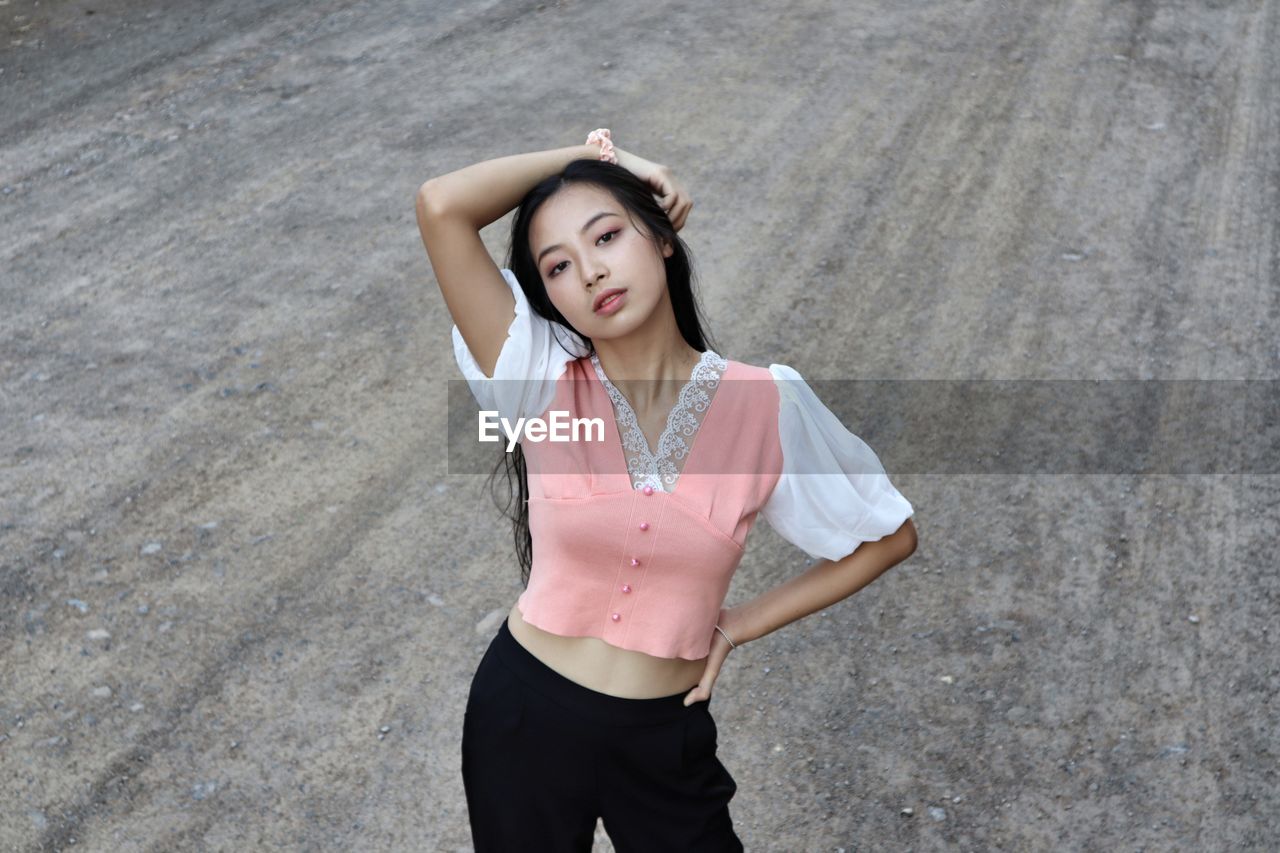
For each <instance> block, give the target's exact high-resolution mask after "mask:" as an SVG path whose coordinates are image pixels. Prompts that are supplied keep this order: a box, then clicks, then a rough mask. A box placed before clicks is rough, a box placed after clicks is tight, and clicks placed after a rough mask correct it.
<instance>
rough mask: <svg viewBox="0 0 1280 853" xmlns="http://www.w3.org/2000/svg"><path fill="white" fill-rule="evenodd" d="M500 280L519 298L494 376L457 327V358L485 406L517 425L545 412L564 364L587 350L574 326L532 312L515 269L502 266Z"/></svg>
mask: <svg viewBox="0 0 1280 853" xmlns="http://www.w3.org/2000/svg"><path fill="white" fill-rule="evenodd" d="M502 278H503V280H504V281H505V282H506V283H507V286H508V287H509V288H511V295H512V296H514V297H515V300H516V305H515V311H516V314H515V318H514V319H513V320H512V321H511V325H510V326H509V327H508V328H507V340H506V341H505V342H504V343H503V345H502V349H501V351H500V352H499V353H498V361H497V364H495V365H494V368H493V376H492V377H490V376H486V375H485V373H484V371H483V370H482V369H481V368H480V364H479V363H478V362H477V361H476V358H475V356H474V355H473V354H472V353H471V350H470V349H469V348H468V347H467V343H466V341H465V340H464V339H463V337H462V332H460V331H459V330H458V327H457V326H456V325H455V326H454V327H453V356H454V359H455V360H456V361H457V362H458V368H459V369H460V370H461V371H462V375H463V376H464V377H465V378H466V380H467V385H468V386H470V388H471V393H472V394H473V395H474V396H475V398H476V402H477V403H479V404H480V408H481V410H483V411H497V412H498V415H499V417H503V418H506V419H507V420H508V421H509V422H510V423H512V424H515V423H516V419H517V418H522V417H523V418H532V417H537V416H538V415H541V414H542V413H543V412H544V411H546V408H547V406H549V405H551V400H552V399H553V398H554V397H555V391H556V387H555V383H556V380H557V379H558V378H560V376H561V375H563V374H564V370H565V365H566V364H568V363H569V362H571V361H573V360H574V359H577V358H580V357H582V356H584V355H586V354H587V351H586V349H585V348H583V346H582V341H581V340H580V339H579V338H578V336H577V335H576V334H574V332H573V331H572V330H571V329H569V328H568V327H566V326H564V325H563V324H560V323H556V322H553V321H551V320H548V319H546V318H545V317H542V316H540V315H538V314H535V313H534V311H533V307H532V306H531V305H530V304H529V300H528V298H527V297H526V296H525V295H524V291H523V290H521V289H520V283H519V282H518V281H517V280H516V276H515V273H513V272H512V271H511V270H509V269H506V268H503V270H502ZM561 342H563V344H564V345H563V346H562V345H561ZM566 347H568V349H569V350H573V351H575V352H576V354H574V352H569V351H566Z"/></svg>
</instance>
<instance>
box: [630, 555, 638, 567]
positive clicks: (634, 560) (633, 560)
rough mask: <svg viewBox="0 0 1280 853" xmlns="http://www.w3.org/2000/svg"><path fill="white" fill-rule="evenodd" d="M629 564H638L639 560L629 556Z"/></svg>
mask: <svg viewBox="0 0 1280 853" xmlns="http://www.w3.org/2000/svg"><path fill="white" fill-rule="evenodd" d="M631 565H633V566H638V565H640V561H639V560H637V559H636V558H635V557H632V558H631Z"/></svg>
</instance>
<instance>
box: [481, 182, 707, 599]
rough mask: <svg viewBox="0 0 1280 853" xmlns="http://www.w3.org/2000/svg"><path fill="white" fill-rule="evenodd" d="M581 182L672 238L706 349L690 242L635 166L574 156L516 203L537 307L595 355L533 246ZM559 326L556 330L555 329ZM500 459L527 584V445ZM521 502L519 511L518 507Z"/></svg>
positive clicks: (521, 264)
mask: <svg viewBox="0 0 1280 853" xmlns="http://www.w3.org/2000/svg"><path fill="white" fill-rule="evenodd" d="M575 184H578V185H587V186H593V187H596V188H598V189H601V190H603V191H605V192H607V193H609V194H610V195H612V196H613V197H614V199H616V200H617V202H618V204H620V205H621V206H622V207H623V209H624V211H625V212H626V214H627V216H628V218H629V219H630V220H631V224H632V225H635V226H636V227H637V228H638V229H639V230H640V231H641V233H643V234H645V235H647V236H648V237H649V239H650V240H651V241H653V243H654V246H655V247H658V246H661V245H662V241H664V240H665V241H668V242H670V243H671V246H672V252H671V257H669V258H664V259H663V262H664V264H665V266H666V272H667V294H668V296H669V297H670V299H671V307H672V309H673V310H674V312H675V319H676V327H677V328H678V329H679V330H680V335H681V337H683V338H684V339H685V341H686V342H687V343H688V344H689V346H691V347H693V348H694V349H695V350H697V351H698V352H705V351H706V350H707V349H708V341H709V340H710V335H709V334H708V333H707V332H706V331H704V329H703V324H704V320H703V316H702V309H701V307H700V306H699V304H698V300H697V299H696V297H695V296H694V277H695V274H694V271H693V263H692V257H691V254H690V251H689V247H688V246H687V245H685V243H684V241H683V240H681V239H680V236H679V235H678V234H677V233H676V230H675V228H674V227H673V226H672V224H671V219H670V218H669V217H668V216H667V213H666V211H664V210H663V209H662V206H661V205H659V204H658V202H657V201H656V200H655V199H654V197H653V192H652V190H651V189H650V188H649V186H648V185H647V184H646V183H645V182H644V181H642V180H640V179H639V178H637V177H636V176H635V175H634V174H632V173H631V172H630V171H628V170H627V169H625V168H623V167H622V166H618V165H616V164H614V163H610V162H608V161H607V160H588V159H580V160H574V161H572V162H571V163H569V165H568V166H566V167H565V168H564V169H563V170H562V171H561V172H560V173H558V174H555V175H551V176H550V177H548V178H545V179H544V180H542V181H541V182H540V183H538V185H537V186H535V187H534V188H533V189H531V190H529V192H528V193H526V194H525V197H524V198H523V199H521V201H520V204H519V206H518V207H517V208H516V213H515V218H514V219H513V220H512V223H511V242H510V248H509V249H508V250H507V261H506V264H507V268H508V269H510V270H511V272H512V273H514V274H515V277H516V280H517V281H518V282H519V283H520V289H521V290H523V291H524V295H525V297H526V298H527V299H528V300H529V306H530V307H531V308H532V309H533V312H534V313H535V314H537V315H539V316H541V317H544V318H546V319H548V320H552V321H554V322H555V323H556V324H558V325H559V326H560V327H562V329H556V333H557V335H559V334H569V335H572V336H574V337H576V338H577V340H578V341H579V342H581V344H580V346H578V347H576V348H571V347H570V345H569V343H571V342H569V343H567V342H566V341H564V340H559V341H558V342H559V344H560V346H561V347H563V348H564V349H565V351H566V352H568V353H570V354H576V353H580V352H583V351H584V350H585V352H586V355H587V356H590V355H592V354H594V353H595V351H596V348H595V344H594V343H593V342H592V340H591V339H590V338H588V337H587V336H585V335H583V334H581V333H580V332H578V330H577V329H575V328H574V327H573V326H572V324H570V323H569V321H568V320H567V319H565V317H564V315H562V314H561V313H560V312H559V311H558V310H557V309H556V307H555V306H554V305H552V304H551V298H550V297H549V296H548V295H547V288H546V287H545V286H544V285H543V283H542V275H541V274H540V273H539V272H538V265H537V263H536V262H535V261H534V257H533V250H532V248H531V247H530V245H529V223H530V222H531V221H532V220H533V215H534V214H535V213H536V212H537V211H538V209H539V208H540V207H542V205H543V204H545V203H546V201H547V199H549V198H552V197H553V196H555V195H556V194H557V193H558V192H560V191H561V190H563V189H564V188H565V187H568V186H571V185H575ZM552 328H553V329H555V326H553V327H552ZM584 357H585V356H584ZM499 456H500V457H501V458H500V460H499V461H498V464H497V465H495V466H494V469H493V471H492V473H490V475H489V479H488V485H489V487H490V494H491V495H492V497H493V500H494V503H496V504H497V505H498V509H499V510H501V511H502V514H503V515H505V516H506V517H507V518H510V519H511V522H512V534H513V537H514V539H515V547H516V558H517V559H518V560H519V561H520V581H521V583H522V584H523V585H524V586H526V587H527V586H528V585H529V570H530V568H531V567H532V565H533V536H532V535H531V534H530V532H529V504H528V500H529V477H528V472H527V470H526V468H525V461H524V448H523V447H522V445H520V444H519V443H517V444H516V446H515V448H514V449H513V450H512V451H511V452H510V453H507V452H506V451H505V450H503V451H502V452H501V453H499ZM500 470H505V472H506V482H507V493H506V495H505V496H504V495H500V494H499V492H498V490H497V489H496V488H494V485H493V483H494V479H495V478H496V477H497V474H498V471H500ZM504 498H505V500H504ZM513 502H514V503H515V508H514V510H513V509H512V506H511V505H512V503H513Z"/></svg>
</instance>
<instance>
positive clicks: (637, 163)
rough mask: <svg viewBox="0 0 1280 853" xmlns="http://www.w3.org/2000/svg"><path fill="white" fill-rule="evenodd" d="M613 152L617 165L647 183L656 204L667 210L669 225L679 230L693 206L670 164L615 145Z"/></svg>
mask: <svg viewBox="0 0 1280 853" xmlns="http://www.w3.org/2000/svg"><path fill="white" fill-rule="evenodd" d="M613 153H614V154H615V155H617V157H618V165H619V166H622V167H623V168H624V169H626V170H627V171H628V172H630V173H631V174H633V175H635V176H636V177H637V178H639V179H640V180H642V181H644V182H645V183H646V184H648V185H649V189H651V190H652V191H653V194H654V195H656V196H657V197H658V204H659V205H660V206H661V207H662V209H663V210H665V211H666V212H667V218H668V219H670V220H671V227H673V228H675V230H677V231H679V230H680V229H681V228H683V227H684V223H685V221H686V220H687V219H688V218H689V211H690V209H691V208H692V207H693V199H691V198H689V192H688V190H686V189H685V188H684V185H683V184H681V183H680V182H679V181H677V180H676V177H675V175H674V174H672V172H671V167H670V166H663V165H661V164H660V163H654V162H652V161H649V160H646V159H644V158H643V157H638V156H636V155H635V154H632V153H631V152H629V151H623V150H622V149H621V148H617V147H615V148H614V149H613Z"/></svg>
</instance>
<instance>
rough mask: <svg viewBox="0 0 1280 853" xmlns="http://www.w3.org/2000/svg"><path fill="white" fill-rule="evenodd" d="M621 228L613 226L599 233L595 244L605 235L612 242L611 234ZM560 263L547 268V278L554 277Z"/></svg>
mask: <svg viewBox="0 0 1280 853" xmlns="http://www.w3.org/2000/svg"><path fill="white" fill-rule="evenodd" d="M621 230H622V229H621V228H615V229H613V230H612V231H606V232H604V233H603V234H601V235H600V236H599V238H597V240H596V243H597V244H599V242H600V241H601V240H603V239H604V238H605V237H609V238H610V239H609V240H608V242H610V243H612V242H613V239H612V237H613V235H614V234H617V233H618V232H619V231H621ZM563 263H565V261H561V262H560V264H563ZM560 264H556V265H555V266H554V267H552V268H551V269H549V270H547V278H555V277H556V272H557V271H558V270H559V269H560Z"/></svg>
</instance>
